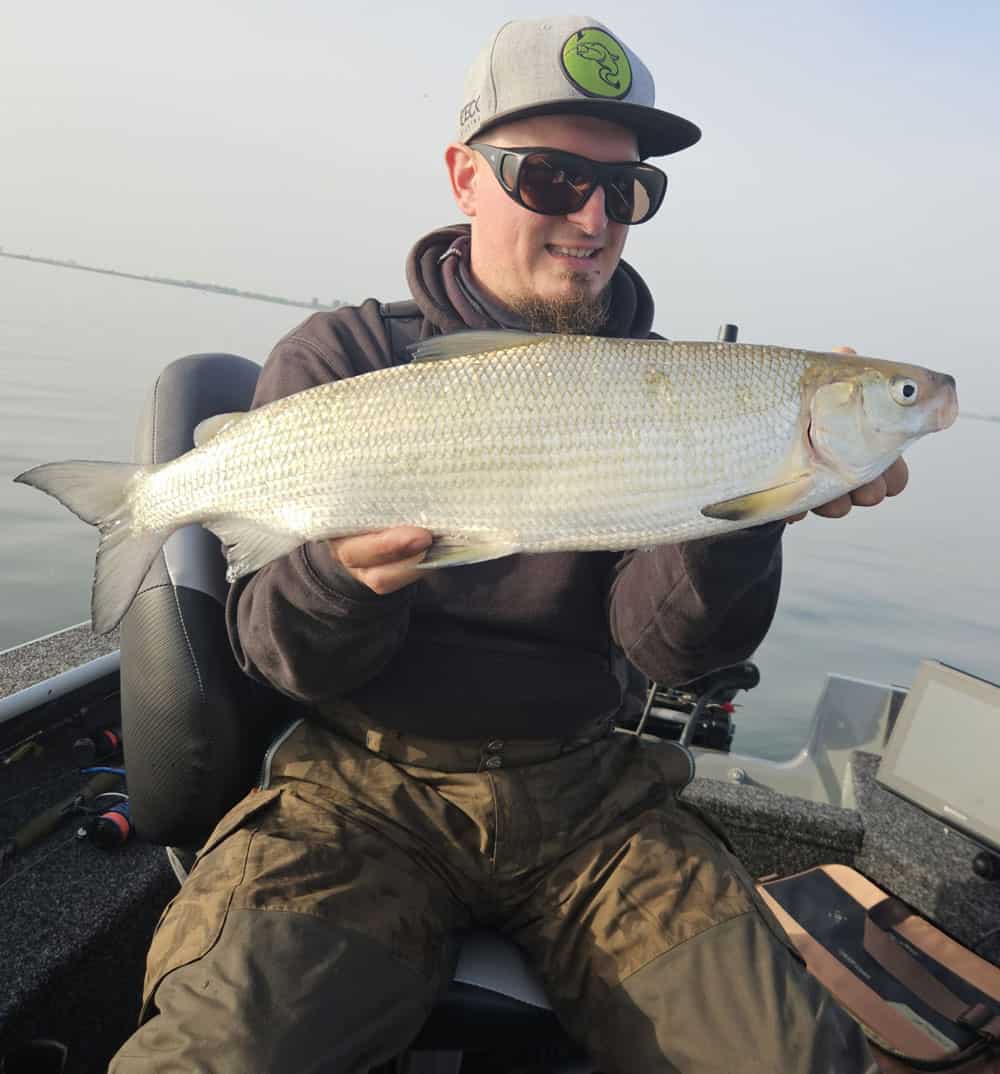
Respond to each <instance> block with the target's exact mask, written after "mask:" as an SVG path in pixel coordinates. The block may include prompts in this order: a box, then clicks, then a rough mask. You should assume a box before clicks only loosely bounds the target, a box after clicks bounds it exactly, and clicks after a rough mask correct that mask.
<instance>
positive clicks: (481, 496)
mask: <svg viewBox="0 0 1000 1074" xmlns="http://www.w3.org/2000/svg"><path fill="white" fill-rule="evenodd" d="M414 350H415V355H416V356H415V359H414V361H412V362H411V363H409V364H407V365H402V366H397V367H393V368H391V369H385V370H379V371H377V372H373V373H368V374H363V375H359V376H356V377H353V378H350V379H348V380H342V381H337V382H333V383H330V384H324V385H320V386H318V387H315V388H311V389H308V390H306V391H303V392H299V393H297V394H296V395H292V396H289V397H287V398H285V399H280V400H277V401H276V402H274V403H271V404H269V405H268V406H264V407H261V408H259V409H258V410H255V411H252V412H250V413H249V414H246V415H229V416H224V417H223V418H221V419H218V421H219V422H221V423H223V424H222V425H221V428H218V429H216V427H215V424H214V422H213V428H212V430H211V435H209V436H208V437H207V439H204V440H203V442H199V446H198V447H196V448H195V449H194V450H192V451H190V452H188V453H186V454H185V455H183V456H181V457H180V458H178V459H175V460H174V461H172V462H170V463H166V464H163V465H161V466H155V467H137V468H133V469H132V470H131V472H129V471H128V468H127V467H122V466H121V465H120V464H88V463H53V464H49V465H48V466H43V467H38V468H36V469H35V470H32V471H30V472H29V473H28V474H25V475H21V478H20V479H19V480H22V479H23V480H24V481H25V482H26V483H29V484H35V485H36V486H37V487H39V488H42V489H43V491H46V492H49V493H51V494H52V495H55V496H57V497H58V498H60V499H61V500H62V502H64V503H66V504H67V506H69V507H70V508H71V509H72V510H75V511H76V512H77V513H78V514H79V515H80V516H81V517H82V518H84V519H85V520H86V521H90V522H92V523H93V524H95V525H98V526H99V527H100V528H101V531H102V534H103V540H102V545H101V549H100V550H99V552H98V565H97V581H96V582H95V610H98V604H100V605H101V608H100V609H99V610H100V622H101V624H102V626H103V625H105V624H106V623H107V622H109V621H111V619H112V618H113V617H114V616H115V615H117V616H118V617H119V618H120V615H121V614H123V612H124V607H127V602H128V600H130V599H131V596H129V595H128V590H129V588H130V587H131V586H132V585H133V584H134V585H135V587H136V588H137V587H138V584H139V582H141V575H140V577H139V579H138V581H136V580H135V578H134V577H133V576H134V575H135V574H136V572H137V571H138V570H139V569H140V567H141V564H140V563H139V562H138V561H139V556H138V553H136V554H135V555H133V556H131V557H129V556H126V554H125V552H123V551H121V550H122V549H123V548H127V546H128V544H129V542H133V544H134V545H136V546H139V545H141V546H142V549H143V553H142V554H143V556H146V557H147V558H148V557H150V556H151V555H155V551H156V549H157V548H158V547H159V544H161V543H162V541H163V540H164V539H165V537H166V536H167V535H168V534H169V533H170V532H172V531H173V530H174V529H176V528H178V527H179V526H182V525H186V524H189V523H201V524H204V525H205V526H207V527H208V528H209V529H211V530H213V532H215V533H217V534H218V535H219V536H220V537H221V538H222V539H223V541H224V543H225V544H226V545H227V555H228V558H229V576H230V578H231V579H232V578H236V577H239V576H240V575H242V574H245V573H248V572H249V571H252V570H256V569H258V568H259V567H260V566H262V565H263V564H264V563H266V562H269V561H270V560H271V559H274V558H276V557H277V556H280V555H283V554H287V553H288V552H289V551H291V550H292V549H294V548H295V547H296V546H297V545H299V544H302V543H305V542H307V541H311V540H317V539H321V538H329V537H334V536H343V535H349V534H355V533H363V532H368V531H372V530H379V529H384V528H387V527H390V526H395V525H403V524H409V525H416V526H422V527H426V528H427V529H430V530H431V531H432V532H433V533H434V534H435V538H436V539H435V544H434V546H432V548H431V550H430V552H429V553H428V557H427V565H428V566H442V565H449V564H455V563H469V562H477V561H481V560H484V559H491V558H496V557H498V556H501V555H509V554H511V553H514V552H547V551H556V550H580V551H586V550H597V549H610V550H621V549H628V548H635V547H644V546H649V545H655V544H661V543H666V542H671V541H680V540H689V539H692V538H696V537H702V536H708V535H711V534H716V533H724V532H726V531H728V530H733V529H738V528H741V527H744V526H747V525H753V524H757V523H760V522H764V521H767V520H768V519H772V518H781V517H786V516H787V515H789V514H792V513H795V512H796V511H798V510H804V509H806V508H807V507H810V506H814V505H815V504H818V503H822V502H825V501H826V500H829V499H832V498H833V497H834V496H836V495H839V494H840V493H842V492H845V491H847V490H848V489H850V488H853V487H857V485H859V484H862V483H863V482H864V481H866V480H870V479H871V477H872V476H874V475H875V474H877V473H879V472H881V470H883V469H885V467H887V466H888V465H889V463H891V461H892V460H893V459H894V458H895V457H897V456H898V454H899V452H900V451H901V450H902V449H903V447H905V446H906V444H908V443H910V442H912V440H914V439H916V438H917V437H918V436H921V435H923V434H924V433H926V432H929V431H933V430H934V429H936V428H944V427H945V426H946V425H947V424H950V422H951V421H953V420H954V415H955V413H956V412H957V410H956V404H955V391H954V381H953V380H952V379H951V378H950V377H946V376H945V375H943V374H938V373H933V372H931V371H929V370H924V369H921V368H920V367H917V366H908V365H903V364H901V363H891V362H883V361H880V360H878V359H870V358H863V357H860V356H858V357H855V356H845V355H837V354H824V353H819V352H811V351H802V350H790V349H782V348H778V347H766V346H755V345H752V344H726V343H702V342H690V343H687V342H676V343H671V342H666V341H660V340H620V339H604V338H595V337H584V336H539V335H529V334H526V333H506V332H488V333H483V332H470V333H459V334H456V335H454V336H446V337H438V338H436V339H431V340H428V341H425V342H423V343H421V344H418V345H417V346H416V347H415V348H414ZM899 378H904V379H906V378H909V381H910V382H912V383H913V384H914V385H919V388H920V397H919V399H917V400H908V401H907V402H906V405H903V404H902V403H900V402H899V401H895V402H894V401H892V400H891V399H890V398H889V396H890V395H891V393H892V387H891V386H892V384H894V383H896V382H897V381H899ZM897 412H898V413H897ZM873 415H877V420H876V419H875V418H873ZM869 426H870V427H869ZM817 445H819V446H817ZM94 466H96V467H100V466H109V467H112V468H113V469H114V475H115V478H114V479H115V481H116V482H118V485H117V486H116V488H117V491H115V490H114V489H112V488H111V486H110V485H107V486H104V485H101V484H100V479H99V475H98V474H96V473H94V472H92V471H89V470H84V469H82V468H85V467H94ZM88 475H89V476H88ZM110 480H111V471H108V473H107V481H109V482H110ZM88 482H90V483H91V486H92V487H91V488H90V489H89V491H87V490H85V489H84V486H86V485H87V483H88ZM81 490H82V491H81ZM150 549H152V550H153V551H152V552H150ZM102 556H103V557H104V565H103V567H102ZM133 560H134V561H135V562H132V561H133ZM115 565H117V568H116V569H118V570H119V572H120V573H121V574H122V576H123V577H122V578H121V579H116V580H115V581H114V582H109V583H108V585H107V587H106V588H108V589H109V590H110V589H112V588H113V590H114V595H113V599H112V598H109V599H108V600H102V601H98V589H99V588H100V585H101V578H102V573H103V575H104V576H108V575H109V574H110V570H111V567H112V566H115ZM147 566H148V563H147ZM126 575H127V577H125V576H126ZM133 592H134V590H133ZM115 621H117V620H115ZM97 622H98V616H97V614H95V624H96V623H97ZM112 625H114V623H112Z"/></svg>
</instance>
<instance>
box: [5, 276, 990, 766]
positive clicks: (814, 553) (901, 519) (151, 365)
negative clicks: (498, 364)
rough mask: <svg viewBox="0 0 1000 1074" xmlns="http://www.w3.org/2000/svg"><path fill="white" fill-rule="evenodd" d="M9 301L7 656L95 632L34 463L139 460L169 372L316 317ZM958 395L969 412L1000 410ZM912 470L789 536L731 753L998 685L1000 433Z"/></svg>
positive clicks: (86, 282) (148, 303)
mask: <svg viewBox="0 0 1000 1074" xmlns="http://www.w3.org/2000/svg"><path fill="white" fill-rule="evenodd" d="M0 295H2V296H3V298H2V301H0V370H2V373H3V377H2V390H0V519H2V520H3V525H2V527H0V650H3V649H5V648H8V647H10V646H13V645H17V644H19V643H21V642H25V641H29V640H31V639H33V638H36V637H39V636H41V635H43V634H47V633H50V632H52V631H55V630H58V629H60V628H62V627H65V626H69V625H72V624H76V623H80V622H83V621H85V620H87V619H88V618H89V604H90V583H91V577H92V572H93V559H94V550H95V547H96V542H95V537H94V532H93V531H92V530H91V529H90V528H89V527H87V526H85V525H84V524H83V523H81V522H79V521H78V520H77V519H75V518H74V517H73V516H72V515H70V514H69V512H67V511H66V510H65V509H64V508H62V507H60V506H59V505H58V504H56V503H55V501H53V500H51V499H49V498H48V497H46V496H42V495H41V494H40V493H38V492H36V491H35V490H32V489H28V488H25V487H22V486H20V485H14V484H13V483H12V481H11V479H12V478H13V477H14V476H15V475H16V474H18V473H20V472H21V471H22V470H25V469H28V468H29V467H31V466H34V465H37V464H38V463H42V462H51V461H55V460H59V459H69V458H83V459H87V458H90V459H109V460H110V459H128V458H130V457H131V451H132V436H133V429H134V424H135V420H136V417H137V416H138V414H139V411H140V409H141V408H142V406H143V404H144V402H145V399H146V396H147V394H148V392H149V391H150V389H151V387H152V383H153V380H154V379H155V377H156V375H157V374H158V373H159V371H160V370H161V369H162V367H163V366H164V365H166V363H167V362H169V361H171V360H172V359H174V358H177V357H180V356H181V355H185V354H195V353H202V352H208V351H228V352H232V353H236V354H242V355H244V356H246V357H248V358H252V359H253V360H255V361H257V362H263V361H264V359H265V358H266V357H267V354H268V352H269V351H270V349H271V347H272V345H273V344H274V342H275V341H276V340H277V339H278V338H279V337H280V336H281V335H283V334H284V333H285V332H286V331H288V330H289V329H290V328H292V327H293V326H294V325H296V324H298V323H299V322H300V321H301V320H302V319H303V318H304V317H305V316H306V315H307V311H305V310H300V309H295V308H292V307H283V306H276V305H272V304H270V303H264V302H255V301H251V300H247V299H239V298H231V297H228V296H222V295H217V294H210V293H204V292H199V291H192V290H185V289H178V288H173V287H165V286H162V285H156V284H148V283H142V282H138V281H133V280H121V279H116V278H114V277H106V276H100V275H94V274H91V273H86V272H76V271H72V270H68V269H62V268H57V267H53V266H47V265H36V264H30V263H25V262H16V261H15V262H11V261H7V260H5V259H0ZM660 327H661V329H662V330H664V331H669V326H666V325H663V326H660ZM942 367H943V368H945V369H947V365H946V364H945V363H944V362H942ZM958 388H959V398H960V400H961V401H962V402H963V404H964V405H965V407H966V408H967V409H968V410H970V411H977V412H984V411H989V410H991V409H993V410H995V408H991V407H990V406H989V404H988V403H986V404H984V402H983V401H982V400H975V399H962V385H961V383H959V385H958ZM907 458H908V460H909V462H910V467H911V481H910V487H909V488H908V489H907V490H906V492H905V493H904V494H903V495H902V496H899V497H897V498H896V499H894V500H892V501H889V502H887V503H885V504H883V505H882V506H881V507H878V508H874V509H870V510H862V509H855V510H854V511H852V513H851V515H850V516H849V517H848V518H846V519H843V520H837V521H834V520H827V519H821V518H817V517H815V516H810V517H809V518H808V519H807V520H805V521H804V522H800V523H798V524H796V525H794V526H792V527H791V528H790V529H789V531H788V533H787V536H786V538H785V575H784V583H783V586H782V595H781V603H780V605H779V609H778V614H777V616H776V618H775V622H774V625H773V627H772V629H771V632H770V634H769V635H768V637H767V639H766V640H765V642H764V644H763V646H762V647H761V648H760V650H759V651H758V653H757V655H756V657H755V659H756V661H757V663H758V665H759V666H760V669H761V676H762V681H761V685H760V686H759V687H757V689H756V690H754V691H753V692H752V693H751V694H749V695H742V696H741V698H739V699H738V700H741V701H742V703H743V707H742V708H741V709H740V710H739V714H738V722H737V728H738V729H737V739H736V743H735V748H737V749H742V750H751V751H754V752H759V753H762V754H764V755H767V756H772V757H786V756H790V755H791V754H793V753H794V752H795V751H796V750H797V749H798V748H799V747H800V746H801V745H802V743H803V741H804V739H805V735H806V733H807V731H808V727H809V720H810V716H811V714H812V711H813V707H814V705H815V703H816V701H817V699H818V697H819V694H820V692H821V690H822V687H823V682H824V679H825V676H826V674H827V673H828V672H837V673H840V674H846V675H853V676H857V677H860V678H864V679H871V680H873V681H877V682H892V683H897V684H900V685H904V686H908V685H909V684H910V682H912V679H913V676H914V673H915V671H916V667H917V664H918V663H919V662H920V660H921V659H923V658H925V657H932V658H935V659H939V660H943V661H944V662H946V663H948V664H952V665H954V666H956V667H959V668H962V669H964V670H967V671H970V672H972V673H973V674H976V675H980V676H982V677H984V678H987V679H990V680H992V681H994V682H998V681H1000V628H998V622H1000V499H998V497H997V495H996V488H997V477H996V470H997V466H998V464H1000V424H998V423H996V422H989V421H977V420H971V419H969V418H960V419H959V421H958V422H957V423H956V425H955V426H954V427H953V428H952V429H950V430H949V431H948V432H946V433H944V434H941V435H938V436H933V437H929V438H927V439H925V440H923V441H921V442H920V443H918V444H916V445H915V446H914V447H913V448H912V449H911V450H910V452H909V453H908V455H907Z"/></svg>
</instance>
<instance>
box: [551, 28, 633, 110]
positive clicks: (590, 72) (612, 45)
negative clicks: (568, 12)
mask: <svg viewBox="0 0 1000 1074" xmlns="http://www.w3.org/2000/svg"><path fill="white" fill-rule="evenodd" d="M561 59H562V68H563V71H564V72H565V74H566V77H567V78H568V79H569V80H570V82H572V83H573V85H574V86H576V88H577V89H578V90H580V91H581V92H583V93H585V94H586V95H587V96H588V97H609V98H612V99H614V100H617V99H618V98H620V97H624V96H625V94H627V93H628V91H629V90H630V89H631V88H632V67H631V65H630V64H629V62H628V56H627V55H626V53H625V49H624V47H623V46H622V45H621V44H620V43H619V42H618V41H616V40H615V39H614V38H613V37H612V36H611V34H609V33H608V32H607V31H606V30H599V29H598V28H597V27H596V26H588V27H587V28H586V29H585V30H577V31H576V32H575V33H574V34H573V35H572V36H571V37H570V38H569V39H568V40H567V41H566V44H565V45H563V49H562V57H561Z"/></svg>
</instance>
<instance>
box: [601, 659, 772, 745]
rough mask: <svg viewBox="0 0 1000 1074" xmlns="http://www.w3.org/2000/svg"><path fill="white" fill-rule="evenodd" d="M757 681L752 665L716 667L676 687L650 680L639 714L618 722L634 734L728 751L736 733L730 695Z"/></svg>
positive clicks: (733, 708)
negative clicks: (643, 704) (644, 701)
mask: <svg viewBox="0 0 1000 1074" xmlns="http://www.w3.org/2000/svg"><path fill="white" fill-rule="evenodd" d="M759 682H760V671H759V670H758V669H757V665H756V664H752V663H750V662H749V661H745V662H744V663H741V664H731V665H729V666H728V667H724V668H717V669H716V670H715V671H710V672H709V673H708V674H707V675H703V676H701V678H698V679H694V680H692V681H691V682H688V683H684V684H683V685H680V686H663V685H661V684H660V683H656V682H654V683H650V685H649V688H648V691H647V694H646V703H645V706H644V708H643V711H642V715H641V716H639V717H638V719H636V718H634V717H633V718H631V719H624V720H621V721H620V726H621V727H623V728H624V729H625V730H630V731H633V732H634V733H635V734H637V735H638V734H648V735H655V736H656V737H657V738H663V739H667V740H670V741H674V742H680V743H681V745H683V746H697V747H699V748H700V749H708V750H718V751H719V752H722V753H728V752H729V750H730V748H731V747H732V743H733V736H734V735H735V733H736V726H735V724H734V723H733V714H734V713H735V711H736V708H737V706H736V705H735V704H734V703H733V698H734V697H735V696H736V694H737V693H739V691H740V690H752V689H753V688H754V687H755V686H756V685H757V684H758V683H759Z"/></svg>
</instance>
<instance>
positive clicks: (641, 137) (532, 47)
mask: <svg viewBox="0 0 1000 1074" xmlns="http://www.w3.org/2000/svg"><path fill="white" fill-rule="evenodd" d="M655 97H656V91H655V87H654V85H653V76H652V75H651V74H650V73H649V69H648V68H647V67H646V65H645V64H644V63H643V62H642V60H640V59H639V57H638V56H637V55H636V54H635V53H634V52H633V51H632V50H631V49H630V48H629V47H628V46H627V45H626V44H625V43H624V42H623V41H622V40H621V39H620V38H619V37H616V36H615V35H614V34H612V32H611V31H610V30H609V29H608V27H607V26H605V25H604V24H603V23H601V22H598V21H597V19H593V18H590V17H588V16H585V15H555V16H552V17H550V18H541V19H516V20H514V21H512V22H507V23H504V25H503V26H501V27H500V29H499V30H497V32H496V33H495V34H494V35H493V37H492V38H491V39H490V41H489V43H488V44H487V45H486V47H485V48H484V49H483V50H482V52H480V54H479V55H478V57H477V58H476V60H475V62H474V63H473V64H472V66H471V67H470V68H469V71H468V74H467V75H466V79H465V95H464V97H463V98H462V100H463V102H464V103H463V105H462V110H461V112H460V113H459V122H458V130H459V133H458V138H459V141H461V142H469V141H471V140H472V139H474V138H476V137H477V136H478V135H479V134H481V133H482V132H483V131H484V130H486V129H487V128H488V127H493V126H496V125H497V124H498V123H502V122H507V121H510V120H514V119H526V118H527V117H528V116H544V115H552V114H553V113H560V114H570V115H584V116H596V117H597V118H598V119H606V120H608V121H609V122H611V123H618V124H620V125H621V126H623V127H626V128H627V129H629V130H632V131H634V132H635V134H636V136H637V138H638V141H639V156H640V157H642V158H645V157H661V156H666V155H667V154H668V153H676V152H677V151H678V150H680V149H686V148H687V147H688V146H690V145H694V143H695V142H697V141H698V139H699V138H700V137H701V130H700V129H699V128H698V127H696V126H695V125H694V124H693V123H691V122H690V121H689V120H686V119H682V118H681V117H680V116H675V115H673V114H672V113H670V112H664V111H663V110H662V109H660V108H654V106H653V105H654V101H655Z"/></svg>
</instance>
